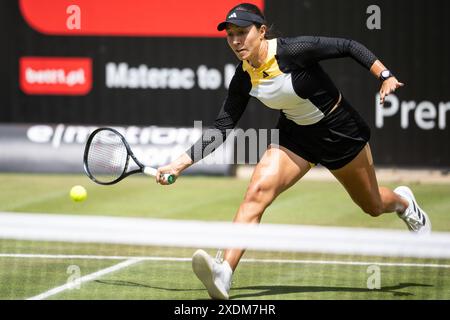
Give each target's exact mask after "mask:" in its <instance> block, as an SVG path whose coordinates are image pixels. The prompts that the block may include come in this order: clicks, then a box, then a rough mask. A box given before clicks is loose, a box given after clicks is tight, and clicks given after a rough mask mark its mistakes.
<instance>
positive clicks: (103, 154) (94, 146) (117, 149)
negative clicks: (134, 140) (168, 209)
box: [83, 128, 175, 185]
mask: <svg viewBox="0 0 450 320" xmlns="http://www.w3.org/2000/svg"><path fill="white" fill-rule="evenodd" d="M132 161H134V163H135V164H136V165H137V168H136V166H134V168H131V167H132V166H133V163H132ZM83 163H84V171H86V174H87V175H88V176H89V178H90V179H91V180H92V181H94V182H96V183H98V184H103V185H110V184H114V183H117V182H119V181H120V180H122V179H124V178H126V177H128V176H129V175H132V174H135V173H144V174H146V175H149V176H156V173H157V170H156V169H155V168H151V167H147V166H144V165H143V164H142V163H141V162H140V161H139V160H138V159H137V158H136V156H135V155H134V154H133V152H132V151H131V148H130V145H129V144H128V142H127V141H126V140H125V138H124V137H123V135H121V134H120V133H119V132H118V131H117V130H115V129H112V128H99V129H96V130H94V131H93V132H92V133H91V134H90V135H89V138H88V140H87V142H86V147H85V149H84V158H83ZM163 176H164V178H165V179H166V181H167V182H168V183H169V184H172V183H174V182H175V176H174V175H172V174H168V173H166V174H164V175H163Z"/></svg>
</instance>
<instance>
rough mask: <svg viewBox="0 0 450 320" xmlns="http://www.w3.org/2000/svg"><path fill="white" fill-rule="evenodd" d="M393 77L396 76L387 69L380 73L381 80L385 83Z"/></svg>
mask: <svg viewBox="0 0 450 320" xmlns="http://www.w3.org/2000/svg"><path fill="white" fill-rule="evenodd" d="M393 76H394V75H393V74H392V73H391V71H389V70H387V69H386V70H383V71H381V73H380V80H381V81H384V80H386V79H389V78H390V77H393Z"/></svg>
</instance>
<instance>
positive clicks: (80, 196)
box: [70, 186, 87, 202]
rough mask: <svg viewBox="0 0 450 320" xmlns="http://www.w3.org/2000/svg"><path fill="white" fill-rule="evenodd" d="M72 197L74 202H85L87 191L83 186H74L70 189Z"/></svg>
mask: <svg viewBox="0 0 450 320" xmlns="http://www.w3.org/2000/svg"><path fill="white" fill-rule="evenodd" d="M70 197H71V198H72V200H73V201H76V202H79V201H84V200H85V199H86V197H87V191H86V189H85V188H84V187H83V186H73V187H72V189H70Z"/></svg>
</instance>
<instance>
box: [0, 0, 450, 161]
mask: <svg viewBox="0 0 450 320" xmlns="http://www.w3.org/2000/svg"><path fill="white" fill-rule="evenodd" d="M239 2H240V1H234V0H221V1H207V0H191V1H177V2H173V3H172V2H170V3H168V2H167V1H161V0H135V1H132V2H129V1H128V2H127V1H106V0H74V1H66V0H17V1H2V2H1V3H0V24H1V28H0V37H1V38H2V39H3V40H4V42H5V43H6V49H4V50H1V51H0V60H1V61H2V62H1V64H0V74H1V75H2V76H1V79H0V86H1V88H2V90H1V97H2V106H1V108H0V123H2V124H4V125H8V128H10V129H11V128H12V127H11V126H12V125H13V124H15V125H21V124H23V125H25V124H27V125H37V126H39V125H42V124H48V125H50V126H52V127H57V126H58V125H59V124H61V123H64V125H66V126H70V125H74V126H78V125H81V126H85V127H90V126H95V125H96V124H99V123H101V124H104V125H109V126H121V127H130V126H136V127H141V128H145V127H152V126H157V127H171V128H192V127H194V121H202V124H203V126H204V127H206V126H208V125H210V124H211V123H212V122H213V121H214V119H215V117H216V115H217V113H218V111H219V109H220V107H221V105H222V102H223V99H224V98H225V96H226V93H227V88H228V84H229V81H230V79H231V77H232V76H233V73H234V69H235V66H236V64H237V63H238V60H237V58H236V57H235V56H234V54H233V53H232V52H231V50H230V49H229V47H228V45H227V42H226V39H225V37H224V33H220V32H217V31H216V29H215V28H216V25H217V23H218V22H220V21H221V20H223V19H224V18H225V15H226V12H227V11H228V9H230V8H231V7H233V6H234V5H235V4H237V3H239ZM246 2H247V1H246ZM248 2H252V3H255V4H256V5H258V6H259V7H261V8H263V9H264V12H265V14H266V17H267V20H268V21H269V23H273V24H274V27H275V30H276V31H277V32H278V34H279V35H281V36H299V35H318V36H330V37H344V38H350V39H354V40H356V41H359V42H361V43H362V44H364V45H365V46H367V47H368V48H369V49H370V50H372V51H373V52H374V53H375V55H376V56H377V57H378V58H379V59H380V60H381V61H382V62H383V63H384V64H385V65H386V66H387V67H388V68H390V70H392V72H393V73H394V74H395V75H396V77H397V78H398V79H399V80H400V81H401V82H404V83H405V86H404V87H403V88H401V89H400V90H398V91H397V92H396V93H395V94H392V95H390V96H389V97H388V98H387V101H386V103H385V105H384V106H383V107H382V106H379V105H378V103H377V100H378V96H377V93H378V90H379V87H380V83H379V81H378V80H377V79H375V78H374V77H373V76H372V75H371V74H370V73H369V72H368V70H365V69H364V68H362V67H361V66H360V65H359V64H358V63H356V62H355V61H353V60H352V59H351V58H345V59H332V60H327V61H323V62H321V65H322V66H323V68H324V69H325V70H326V71H327V72H328V73H329V74H330V76H331V78H332V79H333V80H334V81H335V83H336V85H337V87H338V88H339V89H340V91H341V92H342V93H343V95H344V96H345V97H346V99H347V100H348V101H349V102H350V103H351V104H352V105H353V107H354V108H355V109H357V110H358V111H359V112H360V113H361V115H362V116H363V117H364V118H365V119H366V121H367V122H368V124H369V126H370V127H371V129H372V139H371V147H372V151H373V155H374V159H375V163H376V164H377V165H385V166H409V167H436V168H449V167H450V147H449V143H448V141H449V140H450V130H449V126H450V123H449V122H450V90H449V88H450V79H449V76H448V74H449V70H450V59H449V58H448V57H450V43H449V40H448V39H450V21H449V20H448V19H447V17H446V15H447V13H448V12H450V2H449V1H446V0H434V1H431V2H430V1H428V2H427V1H418V0H415V1H408V0H396V1H389V0H380V1H368V0H337V1H336V0H304V1H303V0H302V1H297V0H283V1H275V0H259V1H248ZM277 119H278V112H277V111H274V110H270V109H269V108H267V107H265V106H263V105H262V104H261V103H260V102H258V101H255V100H254V99H252V100H251V102H250V103H249V105H248V107H247V110H246V111H245V113H244V115H243V116H242V118H241V120H240V122H239V127H241V128H243V129H248V128H273V127H274V125H275V124H276V122H277ZM5 128H6V127H5ZM2 130H3V129H2ZM5 130H6V129H5ZM5 132H6V131H2V134H5ZM1 138H2V143H5V139H6V138H5V136H2V137H1ZM2 146H3V145H2ZM30 150H31V149H30ZM3 155H4V152H3V149H2V156H3ZM17 170H19V169H17Z"/></svg>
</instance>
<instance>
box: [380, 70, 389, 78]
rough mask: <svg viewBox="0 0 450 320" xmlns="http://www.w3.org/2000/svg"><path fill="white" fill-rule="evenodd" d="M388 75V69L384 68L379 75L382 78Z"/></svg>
mask: <svg viewBox="0 0 450 320" xmlns="http://www.w3.org/2000/svg"><path fill="white" fill-rule="evenodd" d="M389 75H390V72H389V70H384V71H383V72H381V76H382V77H383V78H387V77H389Z"/></svg>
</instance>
